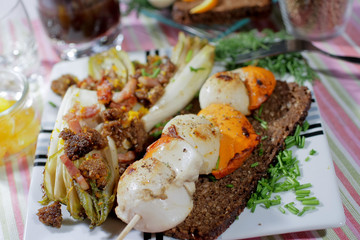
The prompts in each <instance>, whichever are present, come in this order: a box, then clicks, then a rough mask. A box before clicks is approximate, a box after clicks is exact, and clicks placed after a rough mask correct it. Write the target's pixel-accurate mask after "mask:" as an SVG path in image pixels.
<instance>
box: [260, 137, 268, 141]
mask: <svg viewBox="0 0 360 240" xmlns="http://www.w3.org/2000/svg"><path fill="white" fill-rule="evenodd" d="M268 138H269V136H263V137H261V141H263V140H266V139H268Z"/></svg>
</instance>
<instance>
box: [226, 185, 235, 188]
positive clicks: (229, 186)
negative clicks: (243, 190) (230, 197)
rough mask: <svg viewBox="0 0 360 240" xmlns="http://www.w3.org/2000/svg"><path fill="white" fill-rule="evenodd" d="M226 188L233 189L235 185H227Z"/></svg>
mask: <svg viewBox="0 0 360 240" xmlns="http://www.w3.org/2000/svg"><path fill="white" fill-rule="evenodd" d="M226 187H227V188H233V187H234V185H233V184H227V185H226Z"/></svg>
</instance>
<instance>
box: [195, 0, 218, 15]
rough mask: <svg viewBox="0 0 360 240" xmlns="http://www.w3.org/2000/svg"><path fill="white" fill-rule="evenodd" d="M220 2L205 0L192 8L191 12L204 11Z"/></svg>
mask: <svg viewBox="0 0 360 240" xmlns="http://www.w3.org/2000/svg"><path fill="white" fill-rule="evenodd" d="M217 3H218V0H204V1H203V2H202V3H200V4H199V5H197V6H195V7H193V8H192V9H190V13H191V14H194V13H204V12H207V11H210V10H211V9H213V8H214V7H215V6H216V5H217Z"/></svg>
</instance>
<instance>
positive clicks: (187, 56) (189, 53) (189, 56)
mask: <svg viewBox="0 0 360 240" xmlns="http://www.w3.org/2000/svg"><path fill="white" fill-rule="evenodd" d="M192 55H193V50H189V51H188V52H187V54H186V58H185V63H188V62H190V60H191V58H192Z"/></svg>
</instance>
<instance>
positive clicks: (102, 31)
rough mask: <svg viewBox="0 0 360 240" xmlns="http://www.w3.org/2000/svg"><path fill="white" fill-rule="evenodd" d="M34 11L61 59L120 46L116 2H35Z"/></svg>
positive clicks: (115, 0) (94, 0) (88, 0)
mask: <svg viewBox="0 0 360 240" xmlns="http://www.w3.org/2000/svg"><path fill="white" fill-rule="evenodd" d="M37 9H38V12H39V15H40V18H41V21H42V24H43V26H44V28H45V30H46V32H47V34H48V36H49V38H50V39H51V41H52V43H53V46H54V48H55V50H56V52H57V53H58V54H59V55H60V57H61V58H62V59H65V60H74V59H76V58H79V57H82V56H88V55H91V54H93V53H98V52H102V51H105V50H107V49H109V48H110V47H113V46H118V47H120V46H121V43H122V40H123V36H122V34H121V25H120V17H121V12H120V3H119V0H37Z"/></svg>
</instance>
